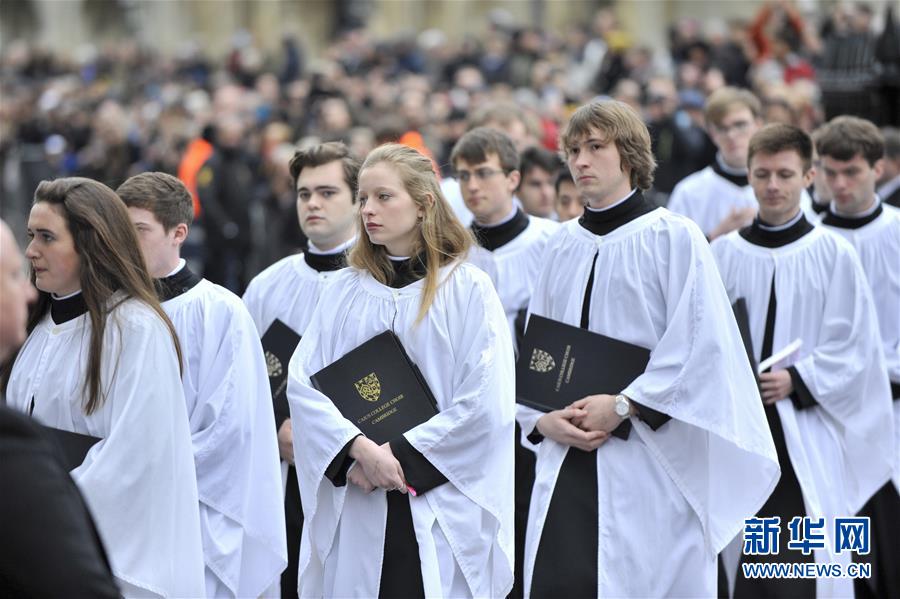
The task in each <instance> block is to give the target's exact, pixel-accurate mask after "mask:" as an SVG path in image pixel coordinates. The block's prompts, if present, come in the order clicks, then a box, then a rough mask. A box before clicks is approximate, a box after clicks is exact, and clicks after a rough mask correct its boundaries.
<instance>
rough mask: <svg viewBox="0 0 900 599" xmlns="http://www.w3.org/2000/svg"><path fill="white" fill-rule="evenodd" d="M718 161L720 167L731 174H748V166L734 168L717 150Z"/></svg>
mask: <svg viewBox="0 0 900 599" xmlns="http://www.w3.org/2000/svg"><path fill="white" fill-rule="evenodd" d="M716 162H718V163H719V168H720V169H722V170H723V171H724V172H726V173H728V174H729V175H745V176H746V174H747V167H744V168H734V167H733V166H728V165H727V164H725V159H724V158H722V153H721V152H716Z"/></svg>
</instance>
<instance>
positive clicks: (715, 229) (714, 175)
mask: <svg viewBox="0 0 900 599" xmlns="http://www.w3.org/2000/svg"><path fill="white" fill-rule="evenodd" d="M703 113H704V117H705V119H706V127H707V131H708V132H709V135H710V138H711V139H712V141H713V143H714V144H715V145H716V149H717V150H718V152H717V153H716V158H715V160H714V161H713V163H712V164H711V165H709V166H707V167H706V168H704V169H702V170H700V171H697V172H696V173H693V174H691V175H688V176H687V177H685V178H684V180H682V181H680V182H679V183H678V185H676V186H675V189H673V190H672V196H671V197H670V198H669V204H668V208H669V210H671V211H672V212H676V213H678V214H683V215H685V216H687V217H688V218H690V219H691V220H692V221H694V222H695V223H697V225H698V226H699V227H700V230H702V231H703V234H704V235H706V237H707V239H709V240H713V239H716V238H717V237H720V236H722V235H725V234H727V233H729V232H731V231H733V230H735V229H737V228H738V227H742V226H744V225H746V224H749V223H750V221H751V220H753V216H754V215H755V214H756V198H755V197H754V196H753V189H752V188H751V187H750V183H749V182H748V180H747V145H748V144H749V143H750V138H751V137H753V134H754V133H756V131H758V130H759V128H760V127H761V126H762V123H763V121H762V116H761V115H762V104H761V103H760V101H759V99H758V98H757V97H756V96H754V95H753V93H752V92H750V91H748V90H746V89H737V88H734V87H723V88H721V89H718V90H716V91H715V92H713V93H712V94H711V95H710V96H709V98H708V99H707V101H706V105H705V106H704V107H703ZM803 207H804V210H808V211H811V210H812V198H811V197H810V196H809V195H808V194H804V197H803Z"/></svg>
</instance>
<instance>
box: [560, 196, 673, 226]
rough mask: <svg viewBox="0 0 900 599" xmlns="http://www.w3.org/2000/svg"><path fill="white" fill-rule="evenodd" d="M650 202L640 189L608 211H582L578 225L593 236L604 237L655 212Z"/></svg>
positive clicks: (587, 209)
mask: <svg viewBox="0 0 900 599" xmlns="http://www.w3.org/2000/svg"><path fill="white" fill-rule="evenodd" d="M656 208H657V207H656V206H654V205H653V203H652V202H650V200H648V199H647V198H645V197H644V194H643V193H641V190H640V189H637V190H635V192H634V193H632V194H631V195H630V196H629V197H628V199H626V200H625V201H623V202H622V203H621V204H618V205H617V206H614V207H612V208H609V209H608V210H591V209H590V208H585V209H584V214H582V215H581V217H580V218H579V219H578V224H579V225H581V226H582V227H584V228H585V229H587V230H588V231H590V232H591V233H593V234H594V235H606V234H608V233H611V232H613V231H615V230H616V229H618V228H619V227H621V226H622V225H625V224H627V223H630V222H631V221H633V220H634V219H636V218H638V217H641V216H644V215H645V214H648V213H650V212H653V211H654V210H656Z"/></svg>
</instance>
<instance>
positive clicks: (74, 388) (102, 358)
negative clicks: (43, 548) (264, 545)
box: [4, 178, 204, 597]
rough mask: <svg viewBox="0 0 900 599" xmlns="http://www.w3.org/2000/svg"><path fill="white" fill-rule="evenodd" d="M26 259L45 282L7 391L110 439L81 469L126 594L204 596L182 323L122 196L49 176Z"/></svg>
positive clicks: (46, 417)
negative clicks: (156, 280) (176, 323)
mask: <svg viewBox="0 0 900 599" xmlns="http://www.w3.org/2000/svg"><path fill="white" fill-rule="evenodd" d="M28 234H29V237H30V239H31V241H30V243H29V245H28V248H27V249H26V257H27V258H28V259H29V261H30V262H31V268H32V278H33V282H34V284H35V286H36V287H37V288H38V289H39V290H40V294H39V297H38V301H37V303H36V304H35V305H33V306H32V308H31V312H30V316H29V327H28V328H29V331H30V333H29V336H28V339H27V341H26V342H25V345H24V346H23V347H22V349H21V350H20V351H19V353H18V356H17V357H16V358H15V361H14V362H13V366H12V370H11V372H10V371H9V370H5V371H4V382H5V383H7V388H6V401H7V403H8V404H9V405H10V406H11V407H13V408H16V409H19V410H21V411H23V412H26V413H30V414H31V415H32V416H33V417H34V418H35V419H36V420H38V421H40V422H41V423H42V424H44V425H47V426H49V427H53V428H56V429H62V430H64V431H71V432H75V433H80V434H82V435H89V436H92V437H96V438H99V439H100V440H99V441H97V442H96V443H95V444H94V445H93V446H92V447H91V448H90V449H89V450H88V452H87V454H86V456H85V457H84V461H83V462H82V463H81V465H80V466H78V467H76V468H75V469H74V470H72V472H71V474H72V478H74V479H75V482H76V483H78V486H79V488H80V489H81V492H82V493H83V494H84V497H85V499H86V500H87V504H88V506H89V508H90V511H91V513H92V515H93V516H94V518H95V520H96V522H97V527H98V529H99V531H100V536H101V538H102V540H103V543H104V545H105V546H106V549H107V551H108V553H109V558H110V562H111V565H112V571H113V574H114V575H115V577H116V582H117V583H118V584H119V586H120V589H121V590H122V592H123V594H124V595H125V596H126V597H132V596H140V597H147V596H154V597H201V596H203V594H204V581H203V550H202V545H201V540H200V522H199V515H198V513H197V482H196V477H195V474H194V461H193V456H192V453H191V436H190V430H189V428H188V421H187V414H186V412H185V409H184V394H183V392H182V389H181V380H180V376H179V374H180V373H179V362H180V360H181V352H180V349H179V345H178V339H177V336H176V333H175V330H174V328H173V327H172V323H171V322H170V321H169V319H168V317H167V316H166V314H165V312H164V311H163V309H162V308H161V307H160V305H159V301H158V300H157V298H156V294H155V292H154V288H153V282H152V280H151V278H150V275H149V274H148V273H147V270H146V268H145V265H144V259H143V257H142V256H141V252H140V248H139V247H138V241H137V237H136V235H135V232H134V227H133V226H132V224H131V221H130V220H129V218H128V211H127V209H126V208H125V205H124V204H123V203H122V201H121V200H120V199H119V197H118V196H117V195H116V194H115V193H114V192H113V191H112V190H111V189H109V188H108V187H106V186H105V185H103V184H101V183H98V182H96V181H91V180H89V179H81V178H67V179H57V180H55V181H44V182H42V183H41V184H40V185H39V186H38V188H37V190H36V191H35V202H34V205H33V206H32V209H31V214H30V216H29V218H28Z"/></svg>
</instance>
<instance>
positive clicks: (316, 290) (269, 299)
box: [243, 254, 338, 336]
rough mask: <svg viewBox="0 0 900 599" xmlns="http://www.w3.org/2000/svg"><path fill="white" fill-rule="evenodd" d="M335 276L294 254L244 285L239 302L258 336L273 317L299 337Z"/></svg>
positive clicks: (263, 331) (271, 321) (264, 331)
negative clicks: (242, 301) (248, 315)
mask: <svg viewBox="0 0 900 599" xmlns="http://www.w3.org/2000/svg"><path fill="white" fill-rule="evenodd" d="M337 273H338V271H336V270H332V271H323V272H318V271H316V270H314V269H313V268H311V267H310V266H309V265H308V264H307V263H306V260H305V259H304V257H303V254H295V255H293V256H288V257H287V258H282V259H281V260H279V261H278V262H276V263H275V264H273V265H272V266H270V267H268V268H267V269H265V270H264V271H262V272H261V273H259V274H258V275H256V276H255V277H254V278H253V280H252V281H250V284H249V285H247V290H246V291H245V292H244V296H243V300H244V305H245V306H247V310H249V312H250V316H251V317H252V318H253V322H254V323H255V324H256V328H257V330H258V331H259V334H260V336H262V335H264V334H265V333H266V331H267V330H268V329H269V327H270V326H272V323H273V322H275V319H276V318H277V319H279V320H281V322H283V323H284V324H286V325H287V326H288V327H290V328H291V329H293V331H294V332H295V333H297V334H298V335H301V336H302V335H303V333H304V331H306V327H307V326H308V325H309V321H310V318H312V313H313V310H315V307H316V304H317V303H318V302H319V296H320V295H321V294H322V290H323V289H324V288H325V287H326V286H327V285H328V283H329V281H331V279H333V278H334V277H335V276H336V275H337Z"/></svg>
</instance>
